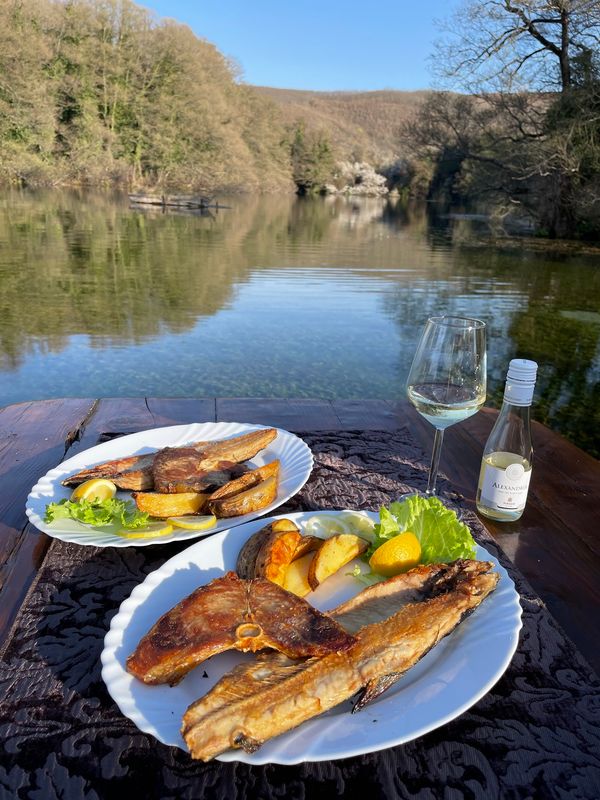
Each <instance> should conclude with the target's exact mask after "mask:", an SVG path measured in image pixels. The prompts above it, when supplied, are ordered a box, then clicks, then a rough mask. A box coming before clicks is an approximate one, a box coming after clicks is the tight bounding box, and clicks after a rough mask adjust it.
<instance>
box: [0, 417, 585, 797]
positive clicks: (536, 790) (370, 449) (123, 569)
mask: <svg viewBox="0 0 600 800" xmlns="http://www.w3.org/2000/svg"><path fill="white" fill-rule="evenodd" d="M303 438H304V439H305V440H306V441H307V443H308V444H309V446H310V447H311V448H312V451H313V453H314V456H315V469H314V471H313V474H312V475H311V478H310V480H309V482H308V483H307V484H306V486H305V487H304V488H303V490H302V491H301V492H300V493H299V494H298V495H297V496H296V497H295V498H293V500H292V502H290V503H288V504H287V505H286V506H285V507H283V509H282V510H284V511H293V510H310V509H317V508H344V507H346V508H366V509H372V510H376V509H377V508H378V507H379V506H380V505H381V504H383V503H388V502H389V501H390V500H393V499H394V498H395V497H397V496H398V494H399V493H401V492H402V491H405V490H406V486H407V485H411V486H415V485H416V486H421V485H423V483H424V477H425V474H426V466H425V464H424V461H423V455H422V453H421V452H420V451H419V450H418V449H417V448H416V446H415V444H414V442H413V441H412V440H411V438H410V435H409V433H408V432H407V431H405V430H404V429H401V430H400V431H398V432H397V433H395V434H390V433H384V432H377V431H375V432H374V431H368V432H345V433H340V432H335V433H323V432H319V433H318V434H305V435H303ZM441 488H442V490H448V489H449V484H448V483H447V482H445V481H444V480H443V479H442V485H441ZM448 494H449V492H448ZM454 499H455V500H456V501H457V502H459V503H460V498H454ZM466 521H467V522H468V523H469V524H470V525H471V526H472V528H473V531H474V533H475V535H476V537H477V539H478V540H479V541H480V542H481V543H482V544H483V545H484V546H485V547H486V548H487V549H489V550H491V551H494V552H496V553H498V555H499V558H500V561H501V562H502V563H503V564H504V566H506V567H507V569H508V570H509V572H510V573H511V575H512V577H513V579H514V581H515V584H516V586H517V589H518V591H519V593H520V595H521V602H522V606H523V623H524V626H523V630H522V631H521V639H520V643H519V647H518V649H517V652H516V654H515V656H514V658H513V661H512V663H511V665H510V666H509V668H508V670H507V671H506V673H505V674H504V676H503V677H502V678H501V679H500V680H499V681H498V683H497V684H496V685H495V686H494V688H493V689H492V690H491V691H490V692H489V693H488V694H487V695H486V696H485V697H484V698H483V699H481V700H480V701H479V702H478V703H476V704H475V705H474V706H473V707H472V708H471V709H470V710H469V711H467V712H466V713H464V714H462V715H461V716H460V717H458V718H457V719H456V720H454V721H452V722H450V723H448V724H447V725H444V726H442V727H440V728H438V729H437V730H435V731H433V732H431V733H429V734H427V735H426V736H423V737H421V738H419V739H415V740H414V741H412V742H409V743H407V744H404V745H402V746H398V747H393V748H390V749H387V750H383V751H381V752H378V753H371V754H368V755H364V756H360V757H355V758H348V759H344V760H340V761H330V762H321V763H306V764H301V765H297V766H291V767H286V766H280V765H275V764H271V765H267V766H249V765H247V764H242V763H239V762H234V763H221V762H219V761H214V762H211V763H209V764H202V763H197V762H194V761H192V760H191V759H190V757H189V756H188V755H187V754H186V753H184V752H183V751H181V750H178V749H177V748H170V747H166V746H163V745H162V744H160V743H158V742H157V741H156V740H154V739H153V738H152V737H150V736H148V735H146V734H143V733H141V732H139V731H138V730H137V728H136V727H135V726H134V725H133V723H131V722H130V721H129V720H128V719H126V718H124V717H123V716H122V715H121V714H120V712H119V710H118V709H117V707H116V706H115V704H114V703H113V701H112V699H111V698H110V696H109V695H108V693H107V691H106V688H105V686H104V684H103V682H102V679H101V677H100V653H101V651H102V647H103V639H104V635H105V633H106V631H107V630H108V628H109V625H110V620H111V618H112V616H113V615H114V614H115V613H116V611H117V609H118V608H119V605H120V603H121V601H122V600H123V599H124V598H125V597H127V596H128V595H129V594H130V592H131V590H132V589H133V587H134V586H135V585H136V584H138V583H140V582H141V581H142V580H143V579H144V577H145V576H146V575H147V574H148V573H149V572H151V571H152V570H155V569H156V568H157V567H159V566H160V565H161V564H162V563H164V561H165V560H166V559H167V558H170V557H171V556H172V555H174V553H176V552H178V551H179V550H181V549H182V547H181V545H169V546H167V545H163V546H161V547H143V548H138V549H136V548H135V547H131V548H126V549H114V548H106V549H96V548H89V547H78V546H76V545H69V544H65V543H63V542H60V541H54V542H53V543H52V546H51V548H50V550H49V551H48V554H47V557H46V560H45V562H44V564H43V567H42V569H41V570H40V572H39V575H38V579H37V581H36V583H35V584H34V585H33V587H32V589H31V591H30V593H29V595H28V597H27V599H26V601H25V603H24V604H23V608H22V610H21V613H20V615H19V617H18V619H17V621H16V624H15V626H14V628H13V630H12V632H11V635H10V636H9V638H8V643H7V646H6V648H5V651H4V653H3V661H2V664H0V697H1V698H2V701H1V706H0V738H1V741H2V758H1V760H0V798H3V799H4V798H11V800H12V798H21V799H23V798H32V800H55V798H56V799H57V800H58V798H61V800H71V799H75V798H85V799H86V800H98V799H99V798H120V797H127V798H130V800H134V798H138V797H144V798H148V799H150V798H157V800H158V799H160V800H168V799H170V798H173V800H183V799H184V798H190V800H191V799H192V798H194V800H197V799H198V798H228V799H229V798H231V799H232V800H233V799H235V798H239V799H240V800H241V799H242V798H261V800H262V799H263V798H264V800H270V799H271V798H286V800H287V799H289V800H292V799H293V798H298V799H304V798H309V797H310V798H320V797H327V798H333V797H342V796H348V797H349V796H353V797H354V796H356V797H358V798H361V797H362V798H367V799H368V800H376V798H386V799H389V798H419V800H434V799H435V798H447V799H448V800H455V799H458V798H485V800H493V798H564V799H565V800H567V798H568V800H574V798H600V734H599V727H598V723H599V721H600V714H599V711H600V693H599V685H598V680H597V678H596V676H595V675H594V673H593V672H592V670H591V668H590V667H589V666H588V664H587V663H586V662H585V660H584V659H583V658H582V656H581V655H580V654H579V653H578V651H577V650H576V649H575V647H574V645H573V644H572V643H571V642H570V641H569V640H568V639H567V638H566V637H565V635H564V633H563V632H562V630H561V629H560V628H559V627H558V626H557V624H556V623H555V622H554V620H553V618H552V617H551V616H550V614H549V613H548V611H547V610H546V608H545V607H544V605H543V603H542V601H541V600H540V599H539V598H538V597H537V596H536V595H535V594H534V592H533V591H532V590H531V588H530V587H529V586H528V585H527V584H526V582H525V581H524V580H523V578H522V577H521V576H520V575H519V574H518V572H517V571H516V570H515V569H514V568H513V567H512V566H511V564H510V562H509V561H508V560H507V559H506V558H505V557H504V555H503V554H502V553H501V552H499V551H498V548H497V547H496V546H495V544H494V543H493V541H492V540H491V539H490V537H489V536H488V535H487V534H486V532H485V530H484V529H483V527H482V526H481V525H480V523H479V522H478V520H477V519H476V518H475V517H474V516H470V515H469V514H468V513H467V519H466Z"/></svg>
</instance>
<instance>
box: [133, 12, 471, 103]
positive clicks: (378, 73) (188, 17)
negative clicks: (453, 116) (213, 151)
mask: <svg viewBox="0 0 600 800" xmlns="http://www.w3.org/2000/svg"><path fill="white" fill-rule="evenodd" d="M458 2H459V0H420V2H419V1H417V2H414V0H372V2H369V1H368V0H361V2H358V1H357V0H210V1H209V0H149V1H148V2H144V0H141V4H142V5H144V6H145V7H146V8H149V9H150V10H152V11H154V12H156V14H157V15H158V16H160V17H170V18H172V19H176V20H178V21H179V22H183V23H186V24H187V25H189V26H190V27H191V28H192V30H193V31H194V33H196V35H198V36H200V37H202V38H204V39H208V41H209V42H212V43H213V44H215V45H216V46H217V48H218V49H219V50H220V51H221V52H222V53H223V54H224V55H226V56H229V57H230V58H233V59H234V61H236V62H237V63H238V64H239V66H240V67H241V69H242V77H243V80H244V81H245V82H247V83H251V84H254V85H259V86H277V87H283V88H288V89H313V90H321V91H332V90H345V91H351V90H359V91H369V90H374V89H426V88H428V87H429V86H430V85H431V83H432V75H431V69H430V66H431V65H430V63H429V61H428V57H429V56H430V55H431V52H432V45H433V42H434V41H435V39H436V38H438V37H439V29H438V28H436V21H439V20H440V19H445V18H447V17H448V15H449V14H450V13H451V11H452V9H453V8H455V7H456V6H457V5H458Z"/></svg>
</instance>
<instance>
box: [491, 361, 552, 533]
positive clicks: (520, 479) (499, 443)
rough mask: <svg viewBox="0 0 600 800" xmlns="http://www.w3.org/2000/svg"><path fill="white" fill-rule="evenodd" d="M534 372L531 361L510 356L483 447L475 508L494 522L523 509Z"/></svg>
mask: <svg viewBox="0 0 600 800" xmlns="http://www.w3.org/2000/svg"><path fill="white" fill-rule="evenodd" d="M536 373H537V364H536V363H535V361H528V360H527V359H524V358H513V359H512V361H511V362H510V364H509V367H508V374H507V376H506V386H505V389H504V401H503V403H502V408H501V410H500V414H499V415H498V419H497V420H496V424H495V425H494V427H493V428H492V432H491V433H490V435H489V437H488V440H487V442H486V444H485V447H484V449H483V458H482V461H481V471H480V473H479V484H478V486H477V510H478V511H479V513H480V514H483V515H484V516H485V517H489V518H490V519H494V520H497V521H498V522H514V521H515V520H517V519H519V518H520V516H521V515H522V514H523V511H524V510H525V503H526V502H527V492H528V491H529V481H530V479H531V459H532V456H533V447H532V444H531V425H530V419H529V408H530V406H531V401H532V399H533V389H534V386H535V377H536Z"/></svg>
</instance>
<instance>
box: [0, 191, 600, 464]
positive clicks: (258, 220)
mask: <svg viewBox="0 0 600 800" xmlns="http://www.w3.org/2000/svg"><path fill="white" fill-rule="evenodd" d="M229 205H230V206H231V208H230V209H228V210H222V211H219V212H218V213H216V214H212V215H208V216H199V215H184V214H177V213H166V214H165V213H162V212H161V211H160V210H154V211H148V212H139V211H134V210H131V209H129V207H128V205H127V202H126V200H123V198H118V197H110V196H90V195H86V194H83V193H80V194H77V193H62V192H48V193H40V194H35V195H34V194H28V193H24V192H10V193H7V194H5V195H3V196H2V198H1V200H0V279H1V280H2V293H1V304H2V306H1V308H2V315H1V318H0V376H1V377H2V382H1V385H0V403H1V404H5V403H9V402H15V401H18V400H24V399H35V398H40V397H53V396H69V395H80V396H81V395H86V396H96V395H97V396H110V395H141V394H147V395H170V396H173V395H205V396H210V395H238V396H244V395H245V396H277V397H284V396H288V397H290V396H302V397H311V396H312V397H316V396H319V397H325V398H335V397H347V398H359V397H384V398H395V397H397V396H399V395H401V394H403V392H404V385H403V384H404V380H405V376H406V374H407V371H408V368H409V366H410V361H411V359H412V354H413V351H414V347H415V344H416V341H417V338H418V335H419V330H420V327H421V325H422V323H423V321H424V319H425V318H426V317H427V316H428V315H431V314H436V313H443V312H446V313H453V314H461V315H468V316H476V317H480V318H483V319H485V320H487V321H488V324H489V332H490V339H489V347H490V359H489V363H490V386H491V393H492V401H493V402H496V403H498V402H499V400H500V394H501V386H502V382H503V377H504V373H505V369H506V365H507V363H508V360H509V359H510V358H511V357H513V356H524V357H529V358H533V359H535V360H536V361H538V362H539V363H540V377H539V391H538V393H537V395H536V398H537V405H536V418H538V419H542V420H544V421H546V422H548V423H549V424H551V425H552V426H553V427H556V428H558V429H560V430H562V431H563V432H565V433H566V434H567V435H569V436H570V437H571V438H573V439H574V440H576V441H578V442H579V443H580V444H581V445H582V446H584V447H586V448H587V449H588V450H590V451H591V452H595V453H596V454H598V452H599V451H600V442H599V436H600V433H599V430H600V425H599V424H598V423H599V422H600V419H599V411H598V408H599V407H600V404H599V402H598V401H599V400H600V397H599V392H600V389H599V373H600V356H599V347H600V345H599V342H600V324H599V321H598V309H599V308H600V273H599V271H598V267H597V266H596V263H595V261H594V259H593V258H591V257H589V256H576V255H571V256H560V257H558V256H549V255H547V254H543V253H540V252H533V251H530V250H527V249H516V250H515V249H501V248H491V247H481V246H478V245H477V241H476V240H474V239H473V231H474V230H475V231H477V227H478V226H479V227H480V226H481V225H482V223H481V222H480V221H479V220H473V219H468V218H465V217H464V216H463V217H459V218H456V217H453V216H452V215H450V214H448V213H447V212H446V211H444V212H442V213H437V212H436V211H435V210H433V209H431V208H429V209H427V208H425V207H411V206H407V205H404V204H401V203H400V202H399V201H393V200H389V199H388V200H379V199H372V200H357V199H349V200H347V199H343V198H328V199H325V200H311V199H309V198H294V197H291V196H290V197H281V196H277V197H263V198H256V197H249V198H241V197H235V198H231V199H230V200H229Z"/></svg>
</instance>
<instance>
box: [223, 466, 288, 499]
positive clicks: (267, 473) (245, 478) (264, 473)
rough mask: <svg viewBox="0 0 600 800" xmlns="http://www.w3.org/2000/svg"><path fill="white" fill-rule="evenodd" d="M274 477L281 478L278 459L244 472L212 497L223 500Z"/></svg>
mask: <svg viewBox="0 0 600 800" xmlns="http://www.w3.org/2000/svg"><path fill="white" fill-rule="evenodd" d="M273 477H274V478H276V479H277V480H279V461H277V460H276V461H271V462H270V463H269V464H265V465H264V466H263V467H258V469H253V470H250V472H246V473H244V475H241V476H240V477H239V478H235V479H234V480H232V481H228V482H227V483H225V484H223V486H220V487H219V488H218V489H217V490H216V491H215V492H213V493H212V494H211V496H210V499H211V500H223V499H225V498H227V497H234V496H235V495H236V494H240V493H241V492H244V491H246V489H251V488H252V487H253V486H256V485H257V484H259V483H260V482H261V481H266V480H267V478H273Z"/></svg>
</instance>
